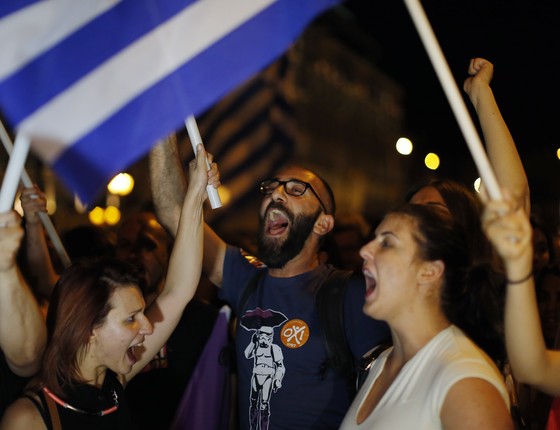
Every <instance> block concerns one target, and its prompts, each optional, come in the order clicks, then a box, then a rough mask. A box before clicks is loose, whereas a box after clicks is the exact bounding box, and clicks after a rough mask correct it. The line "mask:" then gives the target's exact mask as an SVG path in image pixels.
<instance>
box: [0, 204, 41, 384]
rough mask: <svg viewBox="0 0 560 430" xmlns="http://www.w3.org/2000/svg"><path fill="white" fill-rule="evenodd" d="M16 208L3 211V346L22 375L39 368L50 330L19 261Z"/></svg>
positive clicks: (0, 265) (0, 279)
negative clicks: (17, 257) (23, 274)
mask: <svg viewBox="0 0 560 430" xmlns="http://www.w3.org/2000/svg"><path fill="white" fill-rule="evenodd" d="M20 222H21V220H20V218H19V215H17V214H16V213H15V212H13V211H12V212H6V213H1V214H0V348H1V349H2V352H3V353H4V355H5V356H6V360H7V362H8V366H9V367H10V369H11V370H12V371H13V372H14V373H15V374H16V375H20V376H31V375H33V374H34V373H36V372H37V370H39V367H40V365H41V360H42V354H43V351H44V349H45V344H46V339H47V331H46V326H45V322H44V319H43V315H42V314H41V311H40V309H39V304H38V303H37V300H36V299H35V297H34V295H33V293H32V292H31V290H30V289H29V287H28V286H27V284H26V283H25V281H24V279H23V277H22V276H21V273H20V272H19V270H18V268H17V264H16V254H17V251H18V249H19V246H20V243H21V239H22V235H23V229H22V228H21V225H20Z"/></svg>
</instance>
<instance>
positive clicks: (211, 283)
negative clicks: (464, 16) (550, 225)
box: [0, 58, 560, 430]
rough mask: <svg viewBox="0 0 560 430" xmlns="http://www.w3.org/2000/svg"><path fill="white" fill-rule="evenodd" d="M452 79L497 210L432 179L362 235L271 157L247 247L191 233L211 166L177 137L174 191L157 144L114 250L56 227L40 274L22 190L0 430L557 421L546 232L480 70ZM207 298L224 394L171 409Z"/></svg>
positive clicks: (10, 254)
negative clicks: (201, 418) (182, 147)
mask: <svg viewBox="0 0 560 430" xmlns="http://www.w3.org/2000/svg"><path fill="white" fill-rule="evenodd" d="M468 75H469V76H468V78H467V79H466V80H465V83H464V91H465V92H466V94H467V95H468V97H469V99H470V101H471V102H472V105H473V107H474V108H475V111H476V113H477V115H478V119H479V122H480V127H481V130H482V132H483V136H484V142H485V146H486V150H487V153H488V158H489V161H490V164H491V166H492V169H493V170H494V172H495V174H496V178H497V180H498V183H499V185H500V187H501V188H502V194H503V198H501V199H490V198H489V197H488V196H487V195H486V192H485V191H484V190H482V192H481V194H480V196H477V195H475V193H474V191H471V190H469V189H468V188H467V187H465V186H464V185H463V184H460V183H458V182H455V181H452V180H449V179H437V180H433V179H432V180H430V181H428V182H423V183H420V184H417V185H416V186H414V187H413V188H412V189H411V190H410V192H409V193H408V194H407V195H406V196H403V204H402V205H401V206H400V207H398V208H396V209H393V210H391V211H389V212H388V213H387V214H386V215H385V216H384V217H383V218H382V219H381V220H380V221H379V222H377V223H376V224H375V225H373V222H372V223H368V222H367V221H366V220H365V219H364V217H363V216H361V215H360V214H355V215H352V216H349V215H348V214H344V215H345V217H344V218H343V217H342V216H337V208H336V202H335V196H334V194H333V192H332V190H331V188H330V186H329V184H328V182H327V180H326V179H325V178H323V177H321V176H319V175H318V174H316V173H315V172H313V171H311V170H309V169H306V168H304V167H301V166H297V165H286V166H284V167H282V168H281V169H280V170H279V171H278V172H276V174H275V176H273V177H270V178H265V179H263V180H262V181H261V183H260V184H259V190H260V192H261V194H262V203H261V206H260V209H259V214H258V215H259V226H258V235H257V242H256V243H257V247H256V249H255V250H254V253H255V254H256V255H255V256H252V255H247V252H246V250H243V249H241V248H240V247H238V246H236V245H235V244H230V243H228V242H227V241H226V239H225V238H221V237H220V236H219V235H218V234H216V232H215V231H214V230H212V228H211V227H210V226H209V225H207V224H205V223H204V219H203V213H204V212H203V204H204V201H205V199H206V197H207V196H206V187H207V186H208V185H210V186H214V187H218V186H219V184H220V178H219V173H218V168H217V165H216V163H214V162H213V159H212V155H211V154H207V153H206V152H205V150H204V148H203V147H202V145H199V146H198V147H197V154H196V155H197V156H196V158H195V160H193V161H192V162H191V163H190V165H189V169H188V170H189V172H188V180H187V178H186V177H185V175H184V172H183V166H182V164H181V161H180V159H179V155H178V154H179V153H178V148H177V142H176V139H175V138H174V137H173V136H172V137H170V138H168V139H166V140H164V141H163V142H161V143H160V144H158V145H157V146H156V147H154V148H153V149H152V151H151V153H150V160H149V161H150V166H149V167H150V179H151V181H150V182H151V186H152V196H153V204H154V208H155V210H154V211H153V212H141V213H137V214H134V215H132V216H130V217H129V218H127V219H126V220H125V221H123V222H122V223H121V225H120V226H119V228H118V230H117V231H116V234H115V236H114V237H113V236H110V235H108V234H107V232H105V231H102V230H100V229H96V228H79V229H75V230H74V231H72V232H67V233H66V234H65V235H64V236H63V237H64V239H65V240H64V242H65V244H66V245H67V249H68V251H69V254H70V257H71V260H72V264H71V265H70V266H69V267H61V265H60V264H58V263H57V262H56V261H55V260H53V258H52V255H51V253H50V252H49V249H48V246H47V243H46V240H45V235H44V232H43V230H42V227H41V223H40V219H39V216H38V214H39V213H40V212H42V211H45V208H46V203H45V198H44V194H43V193H42V192H41V190H40V189H39V188H38V187H32V188H26V189H24V190H23V191H22V193H21V202H22V207H23V210H24V217H23V218H24V226H25V229H24V228H23V227H22V225H21V220H20V218H19V216H18V215H17V214H16V213H15V212H8V213H4V214H0V245H1V246H0V284H1V286H2V288H1V292H0V308H1V310H2V311H1V312H0V318H2V321H1V322H0V366H1V368H2V378H1V380H0V392H1V397H0V408H1V410H0V414H1V415H0V416H1V421H0V429H2V430H3V429H16V430H17V429H26V430H27V429H71V428H72V429H74V428H80V429H154V428H158V429H159V428H161V429H174V428H181V427H177V426H176V425H175V424H174V423H176V422H178V421H177V419H176V418H177V416H176V414H177V413H179V411H180V410H181V413H183V414H185V413H186V414H190V413H192V414H195V413H204V414H213V415H216V416H224V417H227V419H221V420H219V423H220V424H219V427H218V426H216V430H218V429H219V430H226V429H235V430H237V429H240V430H241V429H243V430H268V429H271V430H272V429H339V428H340V429H344V430H347V429H376V428H379V429H383V428H391V429H393V428H395V429H401V428H417V429H433V428H442V429H451V428H452V429H480V428H488V429H513V428H520V426H523V425H525V426H526V427H525V428H528V429H531V430H533V429H539V428H543V429H544V428H545V426H548V427H547V428H548V429H556V428H560V401H556V400H555V399H556V398H557V397H556V396H560V351H556V350H555V348H556V347H557V344H558V342H559V341H558V339H559V336H560V331H559V329H560V305H559V302H558V297H559V294H558V293H559V291H560V268H559V266H558V262H557V260H556V259H555V255H554V246H553V241H552V238H551V237H550V236H549V233H548V232H547V231H546V229H545V228H542V226H540V225H539V224H538V223H537V222H536V221H535V220H534V219H532V218H531V206H530V192H529V184H528V181H527V177H526V175H525V172H524V168H523V164H522V161H521V159H520V157H519V154H518V151H517V149H516V146H515V143H514V141H513V138H512V136H511V134H510V132H509V130H508V128H507V126H506V124H505V122H504V120H503V118H502V116H501V114H500V111H499V109H498V106H497V103H496V100H495V98H494V95H493V92H492V90H491V87H490V82H491V80H492V75H493V66H492V64H491V63H490V62H488V61H487V60H484V59H481V58H476V59H473V60H471V62H470V64H469V67H468ZM207 161H208V164H209V165H210V169H208V167H207V166H208V164H207ZM337 224H338V226H337ZM20 248H21V252H20ZM18 252H19V255H18ZM208 291H212V292H213V293H211V295H212V294H214V295H215V296H216V297H215V299H214V300H212V302H209V301H208V300H207V297H208ZM222 304H227V306H229V308H230V309H231V311H232V313H233V315H234V317H235V318H233V319H232V322H231V324H230V327H229V329H231V333H230V332H229V329H228V327H226V328H225V330H228V333H227V335H228V336H231V339H232V340H231V343H230V345H229V347H226V348H222V349H219V350H218V351H217V352H216V351H214V350H212V351H213V352H212V354H214V355H213V356H212V358H211V359H212V360H215V361H216V364H218V363H219V364H220V365H223V366H226V367H227V369H228V371H231V372H232V376H231V381H235V383H234V384H233V387H234V388H235V389H234V390H230V386H229V384H224V386H223V390H221V391H220V392H219V393H213V395H215V396H221V397H227V398H228V399H230V400H231V401H230V402H229V403H228V402H223V401H220V402H216V403H215V404H210V403H207V404H205V405H201V404H200V403H198V404H197V406H196V408H202V409H203V411H198V410H194V409H191V410H189V408H188V407H187V408H186V409H185V408H184V404H183V403H182V399H184V397H183V395H184V393H186V392H187V391H189V389H190V388H192V386H191V385H189V384H190V383H191V382H192V381H194V380H195V378H193V377H192V375H193V374H194V373H195V372H196V369H197V365H198V364H199V358H200V357H201V356H202V355H203V351H206V350H207V348H208V346H209V345H210V344H211V341H212V338H213V337H215V336H216V335H215V333H216V321H217V320H218V319H219V318H218V313H219V306H221V305H222ZM232 351H233V352H232ZM205 357H207V356H206V355H205ZM205 359H207V358H205ZM203 376H204V375H203ZM206 377H209V375H206ZM196 381H197V383H198V384H199V385H200V387H199V389H200V390H201V391H204V389H205V387H207V388H208V389H209V387H210V386H211V384H210V382H208V385H205V380H204V377H202V378H201V377H200V375H197V378H196ZM524 389H525V392H529V393H530V394H529V395H528V396H526V397H527V398H533V399H534V398H535V397H534V393H535V392H537V393H540V394H542V396H545V395H547V396H549V397H548V403H546V404H545V406H544V407H543V403H542V402H536V403H538V405H535V402H532V401H529V400H526V401H524V400H523V399H525V397H524V396H523V395H521V394H522V393H523V392H524V391H523V390H524ZM531 390H532V391H531ZM189 392H191V391H189ZM541 398H543V399H544V397H541ZM221 400H223V399H221ZM180 405H183V407H182V408H181V407H180ZM215 405H221V406H215ZM224 405H226V406H224ZM213 406H214V408H213ZM537 406H538V407H539V408H541V409H542V410H539V412H536V409H537ZM220 407H221V408H222V409H219V408H220ZM193 408H194V406H193ZM224 408H227V410H224ZM523 418H524V419H525V422H523ZM209 430H213V429H209Z"/></svg>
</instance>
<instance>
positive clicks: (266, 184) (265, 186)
mask: <svg viewBox="0 0 560 430" xmlns="http://www.w3.org/2000/svg"><path fill="white" fill-rule="evenodd" d="M290 183H296V184H299V185H303V186H304V189H303V191H302V192H301V193H300V192H295V193H294V192H293V190H291V187H289V186H288V187H286V185H287V184H290ZM280 185H282V186H283V187H284V191H286V194H289V195H290V196H296V197H300V196H303V195H304V194H305V192H306V191H307V190H308V189H310V190H311V192H312V193H313V194H314V195H315V197H317V200H319V203H320V205H321V207H322V208H323V211H324V212H325V214H328V213H329V212H328V211H327V208H326V207H325V205H324V204H323V201H322V200H321V197H319V194H317V191H315V189H314V188H313V186H312V185H311V184H310V183H309V182H305V181H300V180H299V179H288V180H287V181H281V180H280V179H276V178H272V179H265V180H264V181H262V182H261V183H260V186H259V191H260V192H261V194H263V195H265V196H269V195H271V194H272V193H273V192H274V190H275V189H276V188H278V187H279V186H280Z"/></svg>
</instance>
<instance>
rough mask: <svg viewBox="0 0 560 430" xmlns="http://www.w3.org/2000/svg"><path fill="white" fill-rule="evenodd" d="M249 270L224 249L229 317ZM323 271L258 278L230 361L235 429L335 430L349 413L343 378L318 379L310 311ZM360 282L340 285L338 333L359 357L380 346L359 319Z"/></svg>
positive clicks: (318, 352) (377, 325) (316, 323)
mask: <svg viewBox="0 0 560 430" xmlns="http://www.w3.org/2000/svg"><path fill="white" fill-rule="evenodd" d="M257 270H265V271H266V270H267V269H257V268H256V267H255V266H253V265H251V264H250V263H249V262H248V261H247V260H246V259H245V258H244V257H243V256H242V255H241V253H240V250H239V249H237V248H233V247H228V249H227V252H226V257H225V261H224V273H223V282H222V288H221V291H220V295H221V298H222V299H224V300H225V301H227V302H228V303H229V304H230V306H231V307H232V308H233V309H235V310H237V309H238V308H239V301H240V296H241V294H242V291H243V290H244V288H245V286H246V285H247V282H248V280H249V279H250V278H251V277H252V276H253V275H254V274H255V273H256V271H257ZM329 270H330V266H327V265H324V264H321V265H320V266H319V267H318V268H316V269H314V270H312V271H310V272H306V273H303V274H301V275H298V276H294V277H290V278H275V277H271V276H269V275H268V272H267V273H266V274H265V276H264V278H263V279H262V280H261V283H263V284H262V285H259V288H258V289H257V291H256V292H255V293H254V294H252V295H251V297H250V298H249V300H248V302H247V306H246V307H245V312H244V313H243V314H242V315H238V318H239V324H238V328H237V334H236V340H235V344H236V354H237V368H238V387H239V391H238V394H239V416H240V425H241V429H257V428H261V426H264V424H266V423H267V422H269V429H270V430H276V429H306V430H308V429H321V430H325V429H338V427H339V425H340V423H341V421H342V419H343V418H344V415H345V413H346V411H347V409H348V407H349V406H350V402H351V399H350V394H349V391H348V385H347V378H346V377H345V375H344V374H342V373H340V372H335V371H328V372H326V373H325V372H321V365H322V364H323V363H325V361H326V359H327V352H326V350H325V345H324V343H323V340H322V337H321V336H322V335H321V323H320V319H319V316H318V314H317V312H316V310H315V293H316V291H317V289H318V287H319V286H320V285H321V284H322V282H323V281H324V279H325V278H326V276H327V273H328V272H329ZM364 293H365V284H364V281H363V278H362V277H352V278H351V280H350V281H349V282H347V291H346V294H345V305H344V309H345V313H344V319H345V330H346V335H347V338H348V342H349V345H350V348H351V350H352V352H353V353H354V355H355V356H356V357H361V356H362V355H363V354H364V353H365V352H367V351H368V350H370V349H371V348H372V347H373V346H375V345H377V344H379V343H381V342H382V341H383V340H385V339H387V338H388V336H389V332H388V329H387V326H386V325H385V324H384V323H382V322H379V321H374V320H373V319H371V318H369V317H368V316H366V315H365V314H364V313H363V311H362V307H363V304H364Z"/></svg>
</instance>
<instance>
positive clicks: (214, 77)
mask: <svg viewBox="0 0 560 430" xmlns="http://www.w3.org/2000/svg"><path fill="white" fill-rule="evenodd" d="M337 3H339V0H305V1H302V0H87V1H76V0H18V1H15V0H3V1H2V2H1V3H0V40H2V41H3V47H2V50H1V51H0V109H1V110H2V113H3V115H4V117H5V118H6V120H7V121H8V123H9V125H10V126H11V127H12V128H13V129H14V130H15V131H16V132H17V133H22V134H24V135H26V136H28V137H29V138H30V139H31V141H32V146H31V147H32V150H33V151H34V152H35V153H36V154H37V155H38V156H39V157H40V158H41V159H42V160H44V161H45V162H47V163H48V164H49V165H51V166H52V168H53V169H54V171H55V172H56V173H57V175H58V176H59V177H60V178H61V179H62V180H63V181H64V182H65V184H66V185H67V186H68V187H69V188H70V189H71V190H73V191H74V192H76V193H77V194H78V196H79V197H80V199H81V200H82V201H84V202H90V201H91V200H92V199H93V198H94V197H95V196H96V195H97V193H98V192H99V191H100V190H101V188H102V187H103V186H104V184H105V183H106V181H107V180H108V179H109V178H110V177H111V176H112V175H114V174H115V173H117V172H119V171H121V170H123V169H124V168H126V167H127V166H128V165H129V164H131V163H133V162H134V161H136V160H137V159H138V158H140V157H141V156H143V155H144V154H146V152H147V151H148V150H149V149H150V148H151V146H152V145H153V144H154V143H155V142H156V141H157V140H158V139H160V138H162V137H164V136H166V135H167V134H169V133H171V132H173V131H175V130H177V129H179V128H180V127H181V125H182V124H183V123H184V120H185V118H186V117H187V116H189V115H198V114H200V113H202V112H204V111H205V110H206V109H207V108H209V107H210V106H212V105H213V104H214V103H215V102H216V101H218V100H219V99H220V98H221V97H223V96H224V95H225V94H227V93H228V92H229V91H231V90H232V89H234V88H235V87H236V86H238V85H239V84H241V83H242V82H244V81H245V80H246V79H247V78H249V77H250V76H252V75H253V74H254V73H256V72H257V71H259V70H261V69H262V68H263V67H265V66H266V65H268V64H269V63H270V62H272V61H273V60H274V59H275V58H276V57H277V56H279V55H280V54H282V52H284V51H285V49H286V48H287V47H288V46H289V45H290V44H291V43H292V42H293V41H294V40H295V39H296V38H297V37H298V36H299V34H300V33H301V31H302V30H303V29H304V28H305V26H306V25H307V24H308V23H309V21H310V20H311V19H313V18H314V17H315V16H316V15H317V14H319V13H321V12H323V11H324V10H325V9H327V8H329V7H331V6H334V5H335V4H337Z"/></svg>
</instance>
